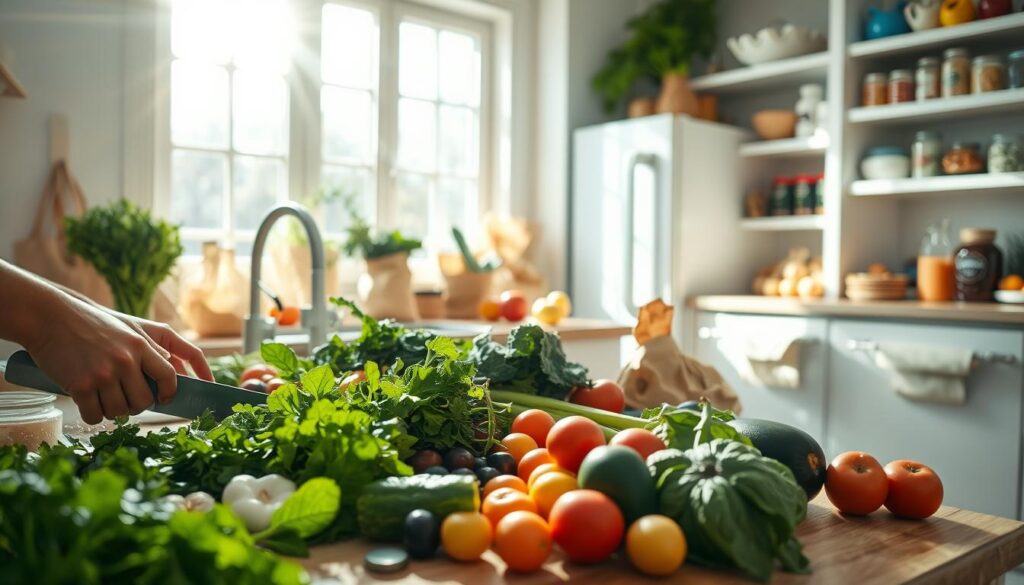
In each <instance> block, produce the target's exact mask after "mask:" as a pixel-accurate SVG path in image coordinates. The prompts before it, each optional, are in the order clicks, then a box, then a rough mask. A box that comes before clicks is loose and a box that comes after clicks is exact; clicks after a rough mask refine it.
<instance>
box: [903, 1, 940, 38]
mask: <svg viewBox="0 0 1024 585" xmlns="http://www.w3.org/2000/svg"><path fill="white" fill-rule="evenodd" d="M941 7H942V2H941V1H940V0H911V1H910V3H909V4H907V5H906V6H904V7H903V16H904V17H905V18H906V19H907V24H909V25H910V28H911V29H913V30H914V31H919V30H928V29H930V28H937V27H938V26H939V9H940V8H941Z"/></svg>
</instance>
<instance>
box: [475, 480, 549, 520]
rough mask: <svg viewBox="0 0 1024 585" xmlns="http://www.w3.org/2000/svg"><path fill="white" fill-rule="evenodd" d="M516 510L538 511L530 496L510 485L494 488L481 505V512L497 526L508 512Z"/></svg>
mask: <svg viewBox="0 0 1024 585" xmlns="http://www.w3.org/2000/svg"><path fill="white" fill-rule="evenodd" d="M516 510H525V511H527V512H534V513H536V512H537V505H536V504H534V503H533V500H531V499H530V496H528V495H526V494H524V493H523V492H521V491H519V490H517V489H513V488H510V487H506V488H498V489H496V490H494V491H493V492H491V493H490V494H488V495H487V497H486V498H484V503H483V504H481V506H480V512H482V513H483V515H484V516H487V519H488V520H490V521H491V525H493V526H497V525H498V522H499V521H500V520H501V519H502V518H504V517H505V515H506V514H508V513H509V512H515V511H516Z"/></svg>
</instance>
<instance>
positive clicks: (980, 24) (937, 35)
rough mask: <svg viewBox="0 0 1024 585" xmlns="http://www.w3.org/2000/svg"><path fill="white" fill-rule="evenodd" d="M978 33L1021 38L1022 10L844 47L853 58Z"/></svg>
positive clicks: (949, 41)
mask: <svg viewBox="0 0 1024 585" xmlns="http://www.w3.org/2000/svg"><path fill="white" fill-rule="evenodd" d="M982 37H984V38H985V39H986V40H1002V39H1005V40H1007V41H1017V44H1019V43H1020V40H1021V39H1022V38H1024V13H1015V14H1008V15H1006V16H999V17H997V18H988V19H985V20H976V21H974V22H968V23H966V24H960V25H957V26H949V27H941V28H933V29H931V30H926V31H921V32H912V33H907V34H902V35H896V36H891V37H885V38H883V39H876V40H873V41H862V42H859V43H853V44H852V45H850V46H849V48H848V49H847V51H848V53H849V55H850V57H853V58H854V59H861V58H866V57H883V56H889V55H896V54H899V53H909V52H913V51H917V50H919V49H927V48H931V47H940V46H941V47H942V48H943V49H945V48H948V47H950V46H953V45H954V44H956V43H960V42H963V41H966V40H970V39H977V38H982Z"/></svg>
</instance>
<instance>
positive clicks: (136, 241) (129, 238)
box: [64, 199, 182, 317]
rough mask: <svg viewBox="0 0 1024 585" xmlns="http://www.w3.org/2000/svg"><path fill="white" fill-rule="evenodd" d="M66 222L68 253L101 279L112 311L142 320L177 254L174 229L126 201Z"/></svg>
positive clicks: (178, 243) (177, 238) (94, 210)
mask: <svg viewBox="0 0 1024 585" xmlns="http://www.w3.org/2000/svg"><path fill="white" fill-rule="evenodd" d="M64 221H65V233H66V234H67V242H68V250H69V251H71V253H72V254H75V255H77V256H80V257H81V258H82V259H84V260H85V261H87V262H89V263H90V264H92V265H93V266H94V267H95V268H96V271H97V272H99V273H100V275H102V276H103V278H104V279H105V280H106V281H107V284H109V285H110V289H111V292H112V293H113V295H114V304H115V308H116V309H117V310H118V311H121V312H122V313H127V314H129V315H135V316H138V317H145V316H146V314H147V313H148V312H149V306H150V304H151V303H152V300H153V293H154V292H155V291H156V288H157V286H159V285H160V283H161V282H163V280H164V278H167V275H168V274H170V272H171V268H173V267H174V262H175V261H176V260H177V259H178V257H179V256H181V253H182V247H181V238H180V237H179V235H178V226H176V225H172V224H169V223H167V222H165V221H160V220H154V219H153V218H152V217H151V216H150V214H149V212H148V211H146V210H145V209H141V208H140V207H138V206H137V205H135V204H134V203H132V202H130V201H128V200H126V199H121V200H120V201H117V202H116V203H114V204H113V205H111V206H109V207H94V208H92V209H90V210H88V211H86V212H85V214H83V215H82V216H81V217H78V218H75V217H69V218H66V219H65V220H64Z"/></svg>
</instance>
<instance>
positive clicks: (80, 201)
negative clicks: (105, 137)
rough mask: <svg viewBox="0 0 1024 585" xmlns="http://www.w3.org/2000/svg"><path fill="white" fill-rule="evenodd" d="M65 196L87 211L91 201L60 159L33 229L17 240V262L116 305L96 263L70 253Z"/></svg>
mask: <svg viewBox="0 0 1024 585" xmlns="http://www.w3.org/2000/svg"><path fill="white" fill-rule="evenodd" d="M65 198H67V200H68V201H69V202H70V204H71V206H72V207H73V208H74V212H75V214H76V215H81V214H82V213H84V212H85V209H86V207H87V206H88V204H87V203H86V200H85V194H84V193H83V192H82V188H81V186H79V184H78V181H76V180H75V178H74V177H72V176H71V173H70V172H69V171H68V167H67V164H66V163H65V162H64V161H58V162H57V163H56V164H54V165H53V169H52V170H51V171H50V176H49V178H48V179H47V181H46V186H45V187H44V188H43V193H42V195H41V196H40V198H39V207H38V208H37V209H36V217H35V220H34V221H33V222H32V230H31V231H30V232H29V234H28V236H27V237H26V238H25V239H23V240H19V241H17V242H15V243H14V262H15V264H17V265H18V266H21V267H22V268H24V269H25V270H28V271H30V272H34V273H36V274H38V275H39V276H42V277H43V278H46V279H48V280H50V281H52V282H55V283H57V284H60V285H63V286H66V287H68V288H70V289H71V290H74V291H77V292H80V293H82V294H83V295H85V296H87V297H89V298H90V299H92V300H94V301H96V302H97V303H99V304H101V305H103V306H105V307H112V306H113V305H114V297H113V295H112V294H111V292H110V287H109V286H108V285H107V282H106V281H105V280H104V279H103V277H102V276H100V275H99V273H98V272H96V269H95V268H93V266H92V264H89V263H88V262H86V261H85V260H83V259H81V258H79V257H78V256H74V255H72V254H71V253H70V252H68V248H67V243H66V241H65V238H64V217H65V215H66V211H65V202H64V200H65Z"/></svg>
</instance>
